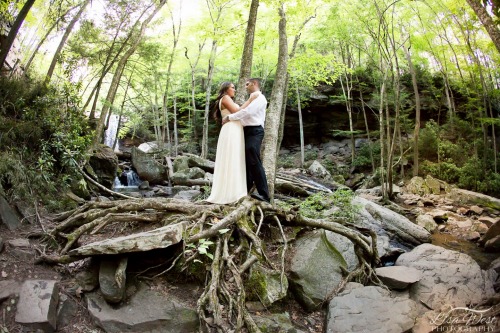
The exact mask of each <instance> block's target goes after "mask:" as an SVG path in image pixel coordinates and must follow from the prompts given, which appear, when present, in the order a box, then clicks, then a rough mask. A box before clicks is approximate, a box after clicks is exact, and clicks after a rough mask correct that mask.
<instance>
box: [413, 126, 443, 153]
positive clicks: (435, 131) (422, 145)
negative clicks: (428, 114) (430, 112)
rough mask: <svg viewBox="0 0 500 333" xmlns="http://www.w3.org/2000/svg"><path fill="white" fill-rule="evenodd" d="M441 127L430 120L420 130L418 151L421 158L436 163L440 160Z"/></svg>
mask: <svg viewBox="0 0 500 333" xmlns="http://www.w3.org/2000/svg"><path fill="white" fill-rule="evenodd" d="M438 142H439V126H438V124H437V123H436V122H435V121H434V120H429V121H428V122H427V123H426V125H425V127H424V128H423V129H421V130H420V135H419V139H418V149H419V153H420V158H422V159H426V160H430V161H433V162H436V161H437V160H438Z"/></svg>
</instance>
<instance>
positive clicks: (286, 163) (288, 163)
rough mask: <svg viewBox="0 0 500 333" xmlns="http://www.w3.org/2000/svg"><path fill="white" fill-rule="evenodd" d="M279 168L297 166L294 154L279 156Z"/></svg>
mask: <svg viewBox="0 0 500 333" xmlns="http://www.w3.org/2000/svg"><path fill="white" fill-rule="evenodd" d="M276 164H277V166H278V168H287V169H290V168H295V167H296V166H297V164H296V162H295V159H294V157H293V155H291V154H290V155H285V156H283V155H281V156H278V161H277V162H276Z"/></svg>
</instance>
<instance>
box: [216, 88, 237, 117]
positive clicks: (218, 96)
mask: <svg viewBox="0 0 500 333" xmlns="http://www.w3.org/2000/svg"><path fill="white" fill-rule="evenodd" d="M232 84H233V83H232V82H229V81H225V82H222V83H221V85H220V88H219V94H218V95H217V98H216V99H215V106H214V119H215V121H216V122H218V123H220V122H221V121H222V114H221V110H220V106H219V105H220V100H221V99H222V97H224V95H226V92H227V90H228V89H229V87H231V85H232Z"/></svg>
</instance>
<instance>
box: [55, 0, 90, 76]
mask: <svg viewBox="0 0 500 333" xmlns="http://www.w3.org/2000/svg"><path fill="white" fill-rule="evenodd" d="M90 1H91V0H85V2H84V3H83V4H82V6H81V7H80V10H79V11H78V13H76V15H75V16H74V17H73V19H72V20H71V22H69V24H68V27H67V28H66V31H64V35H63V37H62V39H61V41H60V42H59V46H58V47H57V50H56V52H55V53H54V56H53V57H52V62H51V63H50V66H49V70H48V71H47V75H46V76H45V83H46V84H47V83H49V82H50V79H51V78H52V74H53V73H54V69H55V68H56V64H57V60H58V58H59V54H61V51H62V49H63V47H64V45H65V44H66V41H67V40H68V38H69V35H70V34H71V31H72V30H73V28H74V27H75V24H76V22H78V20H79V19H80V16H82V14H83V12H84V11H85V8H86V7H87V5H88V4H89V3H90Z"/></svg>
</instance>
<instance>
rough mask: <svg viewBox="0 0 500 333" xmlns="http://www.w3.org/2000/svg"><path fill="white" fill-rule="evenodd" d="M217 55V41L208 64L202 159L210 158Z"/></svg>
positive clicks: (214, 43)
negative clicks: (211, 101) (209, 137)
mask: <svg viewBox="0 0 500 333" xmlns="http://www.w3.org/2000/svg"><path fill="white" fill-rule="evenodd" d="M216 54H217V40H215V39H214V40H213V41H212V51H211V52H210V60H209V62H208V73H207V85H206V95H205V118H204V122H203V139H202V143H201V157H202V158H207V156H208V118H209V115H210V96H211V94H212V77H213V75H214V64H215V56H216Z"/></svg>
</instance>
